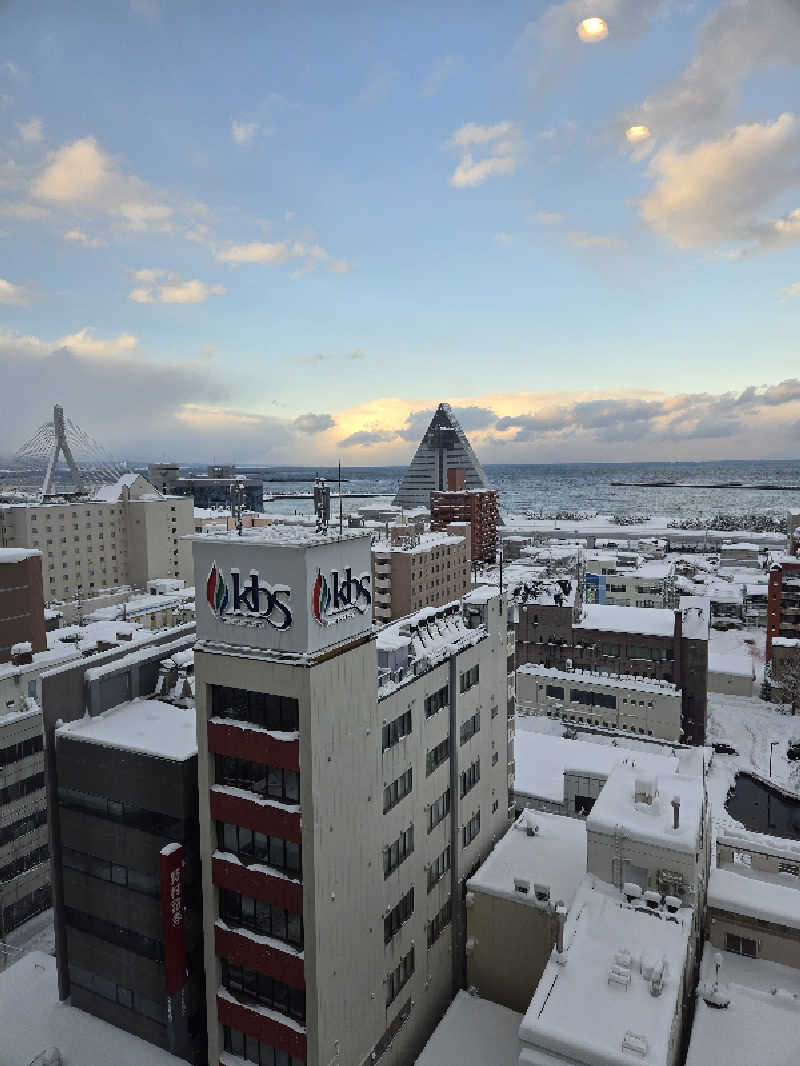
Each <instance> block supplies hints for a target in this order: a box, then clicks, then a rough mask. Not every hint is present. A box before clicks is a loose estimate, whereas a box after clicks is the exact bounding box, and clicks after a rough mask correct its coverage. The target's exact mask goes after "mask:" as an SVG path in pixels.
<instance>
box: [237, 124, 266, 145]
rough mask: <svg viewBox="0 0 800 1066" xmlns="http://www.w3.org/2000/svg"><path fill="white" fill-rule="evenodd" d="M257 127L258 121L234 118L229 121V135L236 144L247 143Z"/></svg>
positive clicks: (256, 131)
mask: <svg viewBox="0 0 800 1066" xmlns="http://www.w3.org/2000/svg"><path fill="white" fill-rule="evenodd" d="M259 129H260V126H259V123H258V122H240V121H238V120H237V119H234V120H233V122H232V123H231V137H233V139H234V140H235V141H236V143H237V144H249V143H250V142H251V141H252V139H253V138H254V137H255V135H256V134H257V133H258V131H259Z"/></svg>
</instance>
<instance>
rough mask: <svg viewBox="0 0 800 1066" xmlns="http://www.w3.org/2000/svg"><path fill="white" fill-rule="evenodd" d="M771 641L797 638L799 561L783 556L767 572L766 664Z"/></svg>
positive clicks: (798, 623)
mask: <svg viewBox="0 0 800 1066" xmlns="http://www.w3.org/2000/svg"><path fill="white" fill-rule="evenodd" d="M774 637H788V638H790V639H797V638H798V637H800V558H796V557H795V556H791V555H785V556H784V557H783V559H782V560H781V561H780V562H779V563H775V564H774V565H773V566H772V567H771V569H770V572H769V589H768V592H767V661H769V658H770V656H771V655H772V641H773V638H774Z"/></svg>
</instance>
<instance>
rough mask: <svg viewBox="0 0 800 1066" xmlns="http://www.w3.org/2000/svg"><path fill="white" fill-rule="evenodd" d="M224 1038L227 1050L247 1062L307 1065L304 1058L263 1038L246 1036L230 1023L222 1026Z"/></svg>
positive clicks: (263, 1065)
mask: <svg viewBox="0 0 800 1066" xmlns="http://www.w3.org/2000/svg"><path fill="white" fill-rule="evenodd" d="M222 1039H223V1044H224V1047H225V1050H226V1051H227V1052H228V1053H229V1054H231V1055H238V1056H239V1057H240V1058H243V1059H244V1060H245V1061H246V1062H254V1063H256V1066H305V1062H304V1061H303V1060H302V1059H297V1058H295V1057H294V1055H289V1054H287V1052H285V1051H281V1050H280V1049H279V1048H274V1047H273V1046H272V1044H267V1043H265V1042H264V1041H263V1040H256V1038H255V1037H254V1036H245V1034H244V1033H242V1032H240V1031H239V1030H238V1029H232V1028H231V1027H230V1026H229V1025H224V1026H223V1027H222Z"/></svg>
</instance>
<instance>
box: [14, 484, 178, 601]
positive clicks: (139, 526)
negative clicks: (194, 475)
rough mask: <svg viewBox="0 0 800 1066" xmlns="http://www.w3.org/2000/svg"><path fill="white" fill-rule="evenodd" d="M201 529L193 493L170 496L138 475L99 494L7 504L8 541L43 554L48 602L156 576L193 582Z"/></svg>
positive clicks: (142, 583)
mask: <svg viewBox="0 0 800 1066" xmlns="http://www.w3.org/2000/svg"><path fill="white" fill-rule="evenodd" d="M193 531H194V504H193V501H192V499H191V498H189V497H181V496H164V495H163V494H162V493H160V492H158V491H157V490H156V489H154V488H153V486H152V485H151V484H150V483H149V482H148V481H147V480H145V478H143V477H141V476H140V475H138V474H127V475H125V476H124V477H122V478H120V479H119V481H117V482H116V483H115V484H113V485H106V486H103V488H101V489H99V490H98V491H97V492H96V493H95V495H94V496H93V497H91V498H87V499H82V498H73V499H65V500H62V501H56V502H53V503H49V502H48V503H39V504H6V505H3V506H0V546H2V547H8V548H37V549H38V550H39V551H40V552H41V553H42V584H43V591H44V598H45V600H46V601H51V600H63V599H70V598H74V597H75V596H76V595H77V593H78V590H79V589H80V592H81V595H82V596H84V597H88V596H92V595H94V594H95V593H96V592H98V591H99V590H100V589H106V588H113V587H114V586H117V585H133V586H134V587H135V588H144V587H145V586H146V584H147V582H148V581H149V580H151V579H152V578H159V577H177V578H183V579H184V580H185V581H188V582H190V581H191V576H192V554H191V545H190V544H188V543H187V542H186V541H182V540H181V537H183V536H185V535H186V534H188V533H192V532H193Z"/></svg>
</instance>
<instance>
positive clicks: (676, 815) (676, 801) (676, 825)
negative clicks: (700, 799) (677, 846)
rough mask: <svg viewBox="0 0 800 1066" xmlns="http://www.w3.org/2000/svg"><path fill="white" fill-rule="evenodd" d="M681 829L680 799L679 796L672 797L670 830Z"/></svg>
mask: <svg viewBox="0 0 800 1066" xmlns="http://www.w3.org/2000/svg"><path fill="white" fill-rule="evenodd" d="M680 827H681V798H680V796H673V797H672V828H673V829H680Z"/></svg>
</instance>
